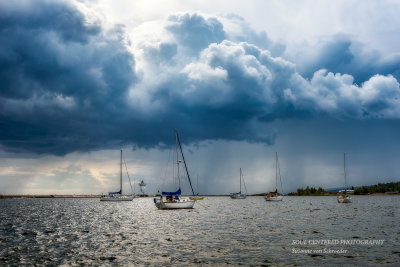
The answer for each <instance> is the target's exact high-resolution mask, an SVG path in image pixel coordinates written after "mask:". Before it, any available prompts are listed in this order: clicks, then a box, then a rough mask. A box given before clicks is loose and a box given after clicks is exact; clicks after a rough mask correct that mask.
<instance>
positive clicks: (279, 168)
mask: <svg viewBox="0 0 400 267" xmlns="http://www.w3.org/2000/svg"><path fill="white" fill-rule="evenodd" d="M278 170H279V181H280V182H281V190H282V194H283V187H282V177H281V167H280V166H279V160H278Z"/></svg>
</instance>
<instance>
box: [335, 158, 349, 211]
mask: <svg viewBox="0 0 400 267" xmlns="http://www.w3.org/2000/svg"><path fill="white" fill-rule="evenodd" d="M343 169H344V188H345V189H344V192H340V193H339V195H338V197H337V202H338V203H351V197H350V196H349V195H347V169H346V153H344V155H343Z"/></svg>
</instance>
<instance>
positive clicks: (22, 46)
mask: <svg viewBox="0 0 400 267" xmlns="http://www.w3.org/2000/svg"><path fill="white" fill-rule="evenodd" d="M24 3H25V2H24ZM2 7H3V8H1V9H0V19H1V22H2V23H1V26H0V51H1V52H0V88H1V94H0V106H1V107H0V127H1V131H0V138H1V140H2V143H3V144H4V145H5V146H6V147H8V148H10V149H13V150H28V151H35V152H39V153H41V152H43V153H55V154H62V153H65V152H68V151H73V150H75V149H89V148H91V147H96V146H98V145H99V144H102V143H104V142H108V140H109V138H110V137H111V138H112V134H111V135H110V132H113V130H111V129H112V128H115V127H116V126H115V124H116V122H117V121H118V120H121V118H122V117H123V116H125V115H124V105H125V101H124V98H125V95H126V93H127V90H128V88H129V86H130V85H132V84H133V82H134V80H135V74H134V72H133V68H134V64H135V62H134V57H133V56H132V54H131V53H129V52H128V51H127V50H126V48H125V46H124V45H123V43H122V41H121V40H122V38H123V37H122V34H123V31H122V30H121V27H115V28H114V29H112V30H110V31H108V32H104V31H102V29H101V27H100V25H99V24H98V23H95V24H88V23H87V22H86V18H85V16H84V15H83V14H82V13H81V12H80V11H79V10H78V9H77V8H75V7H74V6H72V5H69V4H66V3H64V2H52V1H49V2H48V1H35V2H27V4H26V5H23V4H15V5H13V4H9V5H5V4H4V3H3V4H2Z"/></svg>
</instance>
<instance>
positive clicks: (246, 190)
mask: <svg viewBox="0 0 400 267" xmlns="http://www.w3.org/2000/svg"><path fill="white" fill-rule="evenodd" d="M242 180H243V185H244V190H245V191H246V195H247V188H246V183H245V181H244V177H243V175H242Z"/></svg>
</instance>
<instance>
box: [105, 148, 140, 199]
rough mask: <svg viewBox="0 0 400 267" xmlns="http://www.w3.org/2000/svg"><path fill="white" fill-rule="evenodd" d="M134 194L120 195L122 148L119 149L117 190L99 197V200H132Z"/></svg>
mask: <svg viewBox="0 0 400 267" xmlns="http://www.w3.org/2000/svg"><path fill="white" fill-rule="evenodd" d="M133 198H134V196H132V195H122V149H121V163H120V176H119V191H117V192H109V193H108V195H104V196H102V197H101V198H100V201H132V200H133Z"/></svg>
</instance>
